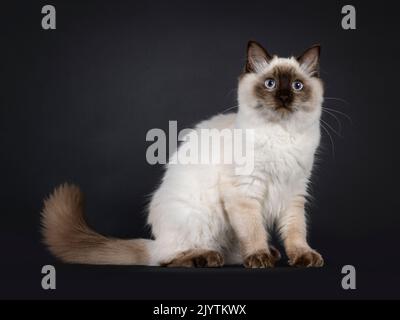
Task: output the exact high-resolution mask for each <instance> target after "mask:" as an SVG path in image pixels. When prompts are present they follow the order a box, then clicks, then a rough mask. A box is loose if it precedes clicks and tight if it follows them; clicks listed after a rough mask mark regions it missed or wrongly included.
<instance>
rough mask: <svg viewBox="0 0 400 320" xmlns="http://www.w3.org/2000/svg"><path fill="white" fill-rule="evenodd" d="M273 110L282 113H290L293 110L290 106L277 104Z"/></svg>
mask: <svg viewBox="0 0 400 320" xmlns="http://www.w3.org/2000/svg"><path fill="white" fill-rule="evenodd" d="M274 111H276V112H279V113H282V114H288V113H292V112H293V111H294V108H292V107H290V106H285V105H279V106H276V107H275V108H274Z"/></svg>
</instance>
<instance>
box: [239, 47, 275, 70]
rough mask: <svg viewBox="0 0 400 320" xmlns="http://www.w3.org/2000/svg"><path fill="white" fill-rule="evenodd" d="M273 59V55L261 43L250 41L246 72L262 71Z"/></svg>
mask: <svg viewBox="0 0 400 320" xmlns="http://www.w3.org/2000/svg"><path fill="white" fill-rule="evenodd" d="M271 60H272V56H271V55H270V54H269V53H268V52H267V50H265V49H264V48H263V47H262V46H261V45H260V44H259V43H257V42H255V41H249V42H248V44H247V61H246V67H245V72H258V71H261V70H262V69H263V68H264V67H265V66H266V65H267V64H268V63H269V62H270V61H271Z"/></svg>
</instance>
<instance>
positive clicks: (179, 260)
mask: <svg viewBox="0 0 400 320" xmlns="http://www.w3.org/2000/svg"><path fill="white" fill-rule="evenodd" d="M223 265H224V257H223V256H222V255H221V254H220V253H219V252H217V251H212V250H196V249H194V250H188V251H185V252H182V253H180V254H178V255H177V256H176V257H175V258H173V259H172V260H171V261H168V262H163V263H161V266H164V267H173V268H176V267H183V268H218V267H222V266H223Z"/></svg>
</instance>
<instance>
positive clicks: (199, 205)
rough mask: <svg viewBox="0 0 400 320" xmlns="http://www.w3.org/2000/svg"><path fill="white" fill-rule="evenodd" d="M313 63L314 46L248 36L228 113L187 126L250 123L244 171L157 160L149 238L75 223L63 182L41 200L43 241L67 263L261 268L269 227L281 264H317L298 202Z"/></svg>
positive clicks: (78, 212) (316, 121)
mask: <svg viewBox="0 0 400 320" xmlns="http://www.w3.org/2000/svg"><path fill="white" fill-rule="evenodd" d="M319 62H320V46H319V45H314V46H312V47H310V48H309V49H307V50H306V51H305V52H304V53H303V54H302V55H300V56H299V57H297V58H295V57H290V58H281V57H278V56H276V55H273V56H272V55H270V54H269V53H268V52H267V50H266V49H265V48H263V47H262V46H261V45H260V44H259V43H257V42H255V41H249V43H248V46H247V59H246V63H245V67H244V70H243V73H242V74H241V75H240V77H239V81H238V110H237V112H236V113H228V114H218V115H216V116H214V117H212V118H210V119H209V120H206V121H203V122H200V123H199V124H198V125H197V127H196V128H197V129H198V128H213V129H233V128H240V129H248V128H250V129H252V130H253V132H254V134H255V144H254V155H253V156H254V159H252V160H253V161H254V169H253V170H252V172H250V173H248V174H245V175H243V174H242V175H240V174H239V175H238V174H235V172H234V170H233V169H234V168H233V166H232V165H224V164H220V165H216V164H213V165H208V166H206V167H204V166H196V165H184V164H175V165H171V164H169V165H167V168H166V172H165V175H164V177H163V179H162V182H161V184H160V186H159V187H158V188H157V190H156V191H155V192H154V194H153V195H152V199H151V202H150V204H149V208H148V210H149V214H148V224H149V225H150V226H151V228H152V234H153V235H154V240H150V239H131V240H123V239H117V238H108V237H105V236H102V235H100V234H98V233H96V232H95V231H93V230H92V229H91V228H90V227H89V226H88V225H87V224H86V223H85V220H84V217H83V195H82V193H81V191H80V189H79V188H78V187H76V186H75V185H71V184H63V185H61V186H59V187H57V188H56V189H55V190H54V192H53V193H52V194H51V195H50V196H49V197H48V198H47V199H45V200H44V207H43V210H42V231H43V236H44V242H45V244H46V245H47V246H48V248H49V249H50V251H51V252H52V253H53V254H54V255H55V256H56V257H58V258H60V259H61V260H62V261H65V262H69V263H83V264H121V265H151V266H166V267H221V266H223V265H225V264H242V265H244V266H245V267H248V268H267V267H273V266H274V265H275V263H276V262H277V261H278V260H279V259H280V258H281V255H280V252H279V251H278V250H277V249H276V248H274V247H273V246H271V245H270V244H269V233H270V232H271V231H272V229H273V228H272V227H273V226H275V227H276V230H277V231H278V233H279V235H280V237H281V239H282V241H283V246H284V248H285V252H286V255H287V257H288V263H289V265H292V266H303V267H321V266H322V265H323V264H324V260H323V258H322V257H321V255H320V254H319V253H318V252H317V251H316V250H314V249H312V248H311V247H310V246H309V244H308V242H307V239H306V236H307V235H306V217H305V208H304V207H305V204H306V200H307V195H308V194H307V185H308V183H309V179H310V176H311V172H312V168H313V162H314V156H315V152H316V149H317V148H318V146H319V142H320V116H321V111H322V102H323V91H324V89H323V82H322V80H321V79H320V75H319ZM181 150H182V145H181V146H180V147H179V148H178V150H177V153H178V154H179V152H181Z"/></svg>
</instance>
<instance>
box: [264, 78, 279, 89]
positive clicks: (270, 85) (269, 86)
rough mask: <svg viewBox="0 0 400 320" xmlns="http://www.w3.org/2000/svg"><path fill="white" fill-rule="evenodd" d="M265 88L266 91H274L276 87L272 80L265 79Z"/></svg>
mask: <svg viewBox="0 0 400 320" xmlns="http://www.w3.org/2000/svg"><path fill="white" fill-rule="evenodd" d="M264 84H265V87H266V88H267V89H268V90H273V89H275V87H276V82H275V80H274V79H267V80H265V83H264Z"/></svg>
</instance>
